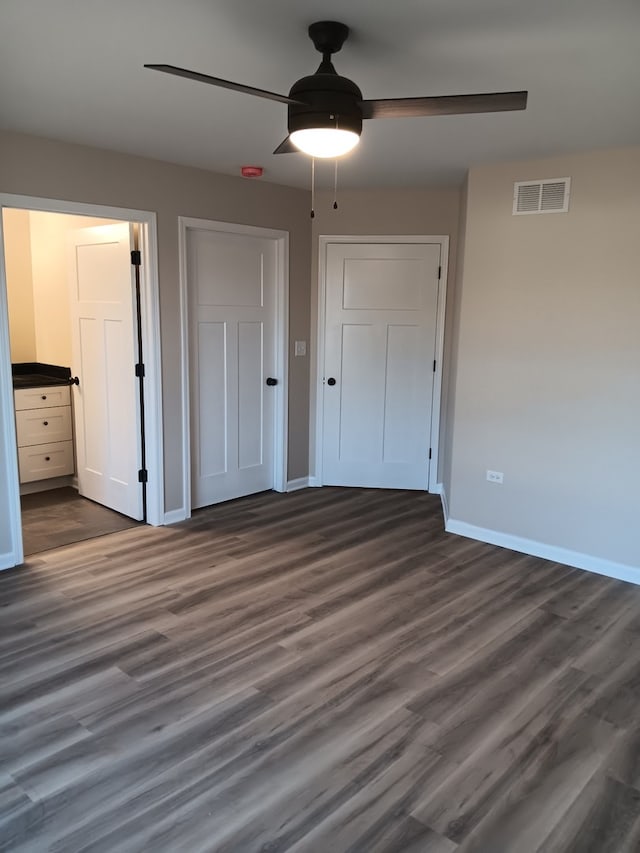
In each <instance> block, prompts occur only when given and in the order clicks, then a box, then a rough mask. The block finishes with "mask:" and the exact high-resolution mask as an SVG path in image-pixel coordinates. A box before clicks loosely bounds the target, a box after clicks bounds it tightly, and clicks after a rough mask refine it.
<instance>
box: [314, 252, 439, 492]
mask: <svg viewBox="0 0 640 853" xmlns="http://www.w3.org/2000/svg"><path fill="white" fill-rule="evenodd" d="M439 267H440V245H439V244H419V243H393V244H389V243H384V244H375V243H356V244H351V243H349V244H345V243H329V244H328V245H327V258H326V305H325V318H326V322H325V364H324V374H323V376H324V384H323V391H324V395H323V397H324V399H323V463H322V482H323V483H325V484H326V485H336V486H369V487H379V488H400V489H427V488H428V484H429V448H430V435H431V409H432V404H433V399H432V398H433V383H434V358H435V351H436V312H437V305H438V280H439V279H438V275H439Z"/></svg>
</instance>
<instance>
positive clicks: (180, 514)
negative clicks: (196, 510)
mask: <svg viewBox="0 0 640 853" xmlns="http://www.w3.org/2000/svg"><path fill="white" fill-rule="evenodd" d="M186 519H187V516H186V515H185V511H184V508H181V509H172V510H170V511H169V512H165V514H164V523H165V524H177V523H178V522H179V521H186Z"/></svg>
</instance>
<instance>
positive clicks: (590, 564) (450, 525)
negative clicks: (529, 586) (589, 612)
mask: <svg viewBox="0 0 640 853" xmlns="http://www.w3.org/2000/svg"><path fill="white" fill-rule="evenodd" d="M442 505H443V508H444V510H445V530H446V531H447V533H455V534H457V535H458V536H466V537H467V538H468V539H476V540H478V541H479V542H487V543H488V544H489V545H499V546H500V547H501V548H509V549H510V550H511V551H518V552H519V553H521V554H529V555H530V556H531V557H542V559H544V560H552V561H553V562H554V563H562V564H563V565H565V566H573V567H574V568H576V569H584V570H585V571H587V572H594V573H595V574H598V575H605V576H606V577H609V578H615V579H617V580H621V581H628V582H629V583H634V584H640V567H638V566H628V565H626V564H624V563H614V562H613V561H611V560H604V559H602V558H601V557H593V556H591V555H590V554H583V553H581V552H579V551H571V550H569V549H568V548H560V547H557V546H555V545H547V544H546V543H544V542H537V541H535V540H533V539H525V538H524V537H522V536H512V535H511V534H510V533H501V532H500V531H499V530H491V529H490V528H487V527H476V525H475V524H468V523H467V522H466V521H458V520H457V519H455V518H449V517H448V509H447V508H446V497H445V495H444V492H443V494H442Z"/></svg>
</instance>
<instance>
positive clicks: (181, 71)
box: [144, 65, 300, 104]
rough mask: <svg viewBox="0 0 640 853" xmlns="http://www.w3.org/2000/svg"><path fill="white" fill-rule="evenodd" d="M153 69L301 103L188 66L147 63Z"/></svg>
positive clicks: (266, 96) (282, 100) (248, 93)
mask: <svg viewBox="0 0 640 853" xmlns="http://www.w3.org/2000/svg"><path fill="white" fill-rule="evenodd" d="M144 67H145V68H151V69H152V70H153V71H163V72H164V73H165V74H175V76H176V77H186V78H187V79H188V80H198V81H199V82H200V83H210V84H211V85H212V86H220V87H221V88H222V89H233V91H234V92H245V94H247V95H256V96H257V97H258V98H268V99H269V100H270V101H280V103H281V104H299V103H300V101H295V100H293V99H292V98H288V97H287V96H286V95H278V94H277V92H267V90H266V89H256V88H255V87H254V86H244V85H243V84H242V83H233V82H232V81H231V80H223V79H222V78H221V77H211V76H209V74H200V73H199V72H198V71H189V70H188V69H187V68H178V67H177V66H176V65H145V66H144Z"/></svg>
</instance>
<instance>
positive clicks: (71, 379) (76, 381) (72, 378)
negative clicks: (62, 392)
mask: <svg viewBox="0 0 640 853" xmlns="http://www.w3.org/2000/svg"><path fill="white" fill-rule="evenodd" d="M79 384H80V380H79V379H78V377H77V376H70V377H69V385H79Z"/></svg>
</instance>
